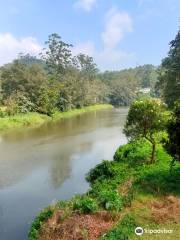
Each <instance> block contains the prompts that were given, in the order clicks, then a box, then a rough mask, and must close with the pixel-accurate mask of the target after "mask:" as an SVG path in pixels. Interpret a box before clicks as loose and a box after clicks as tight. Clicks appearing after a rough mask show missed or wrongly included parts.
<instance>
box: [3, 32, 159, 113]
mask: <svg viewBox="0 0 180 240" xmlns="http://www.w3.org/2000/svg"><path fill="white" fill-rule="evenodd" d="M72 47H73V46H72V45H71V44H68V43H65V42H63V41H62V39H61V37H60V36H58V35H57V34H52V35H50V36H49V39H48V41H47V42H46V48H45V49H44V50H43V52H42V53H41V55H40V57H39V58H37V57H34V56H30V55H29V54H25V55H23V54H20V55H19V57H18V59H16V60H14V61H13V62H12V63H9V64H6V65H4V66H2V67H1V68H0V86H1V87H0V88H1V93H0V105H1V106H4V107H0V117H7V116H12V115H16V114H19V113H28V112H38V113H41V114H46V115H48V116H52V115H53V114H54V113H55V112H56V111H61V112H64V111H68V110H71V109H75V108H82V107H84V106H89V105H94V104H99V103H111V104H113V105H118V106H122V105H129V104H130V103H131V102H132V101H133V100H134V99H135V98H136V97H137V96H138V95H139V91H140V89H141V88H144V87H146V88H151V89H152V91H154V90H153V89H154V84H155V82H156V79H157V72H156V68H155V67H154V66H152V65H144V66H141V67H136V68H135V69H127V70H122V71H119V72H105V73H101V72H100V71H99V69H98V67H97V65H96V64H95V63H94V60H93V58H92V57H89V56H87V55H84V54H79V55H77V56H73V54H72Z"/></svg>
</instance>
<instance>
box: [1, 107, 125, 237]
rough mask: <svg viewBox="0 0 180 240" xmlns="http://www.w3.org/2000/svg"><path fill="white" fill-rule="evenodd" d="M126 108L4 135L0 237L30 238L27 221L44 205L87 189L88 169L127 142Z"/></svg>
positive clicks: (2, 142) (2, 146) (2, 140)
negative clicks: (125, 127)
mask: <svg viewBox="0 0 180 240" xmlns="http://www.w3.org/2000/svg"><path fill="white" fill-rule="evenodd" d="M126 114H127V109H120V110H103V111H99V112H97V113H95V112H92V113H88V114H83V115H81V116H77V117H73V118H71V119H66V120H61V121H58V122H48V123H46V124H44V125H43V126H41V127H39V128H35V129H20V130H18V131H13V132H9V133H7V134H4V135H2V136H1V142H0V239H2V240H11V239H18V240H25V239H27V229H28V223H29V224H30V222H31V220H32V218H33V217H34V215H35V214H36V213H37V211H39V209H40V208H42V207H44V206H46V205H48V204H49V203H50V202H51V201H52V200H53V199H67V198H69V197H71V196H72V195H74V194H75V193H81V192H84V191H86V190H87V188H88V184H87V182H86V181H85V179H84V176H85V174H86V173H87V172H88V171H89V169H90V168H91V167H93V166H95V165H96V164H97V163H99V162H100V161H101V159H110V158H112V156H113V153H114V151H115V149H116V148H117V146H119V145H120V144H123V143H125V142H126V138H125V136H124V135H123V134H122V127H123V125H124V121H125V118H126ZM17 216H18V218H17ZM1 232H2V233H1Z"/></svg>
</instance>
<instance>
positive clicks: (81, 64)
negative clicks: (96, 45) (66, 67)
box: [74, 53, 99, 78]
mask: <svg viewBox="0 0 180 240" xmlns="http://www.w3.org/2000/svg"><path fill="white" fill-rule="evenodd" d="M74 62H75V65H76V66H77V68H78V69H79V70H80V72H81V73H82V74H84V75H86V76H88V77H89V78H94V77H95V76H96V75H97V73H98V72H99V69H98V68H97V65H96V64H95V63H94V60H93V58H92V57H89V56H88V55H85V54H82V53H80V54H79V55H77V56H76V57H75V58H74Z"/></svg>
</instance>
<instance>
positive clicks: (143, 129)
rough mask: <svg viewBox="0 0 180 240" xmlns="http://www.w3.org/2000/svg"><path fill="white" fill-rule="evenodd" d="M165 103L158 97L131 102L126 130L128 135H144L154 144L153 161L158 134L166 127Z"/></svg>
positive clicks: (135, 136)
mask: <svg viewBox="0 0 180 240" xmlns="http://www.w3.org/2000/svg"><path fill="white" fill-rule="evenodd" d="M166 121H167V116H166V112H165V105H164V104H163V103H162V102H161V101H160V100H157V99H152V98H147V99H143V100H138V101H135V102H133V103H132V104H131V106H130V109H129V112H128V116H127V120H126V124H125V127H124V132H125V134H126V136H127V137H130V138H131V139H136V138H140V137H144V138H145V139H147V140H148V141H149V142H150V143H151V144H152V154H151V163H154V161H155V150H156V134H157V133H158V132H160V131H162V130H164V129H165V124H166Z"/></svg>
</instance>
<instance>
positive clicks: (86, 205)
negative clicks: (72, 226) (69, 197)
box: [73, 196, 98, 213]
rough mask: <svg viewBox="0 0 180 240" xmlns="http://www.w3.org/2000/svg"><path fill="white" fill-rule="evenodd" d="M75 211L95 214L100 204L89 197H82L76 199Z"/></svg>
mask: <svg viewBox="0 0 180 240" xmlns="http://www.w3.org/2000/svg"><path fill="white" fill-rule="evenodd" d="M73 209H74V210H79V211H80V212H81V213H93V212H96V211H97V210H98V204H97V202H96V200H95V199H93V198H91V197H89V196H80V197H76V198H75V200H74V203H73Z"/></svg>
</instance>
